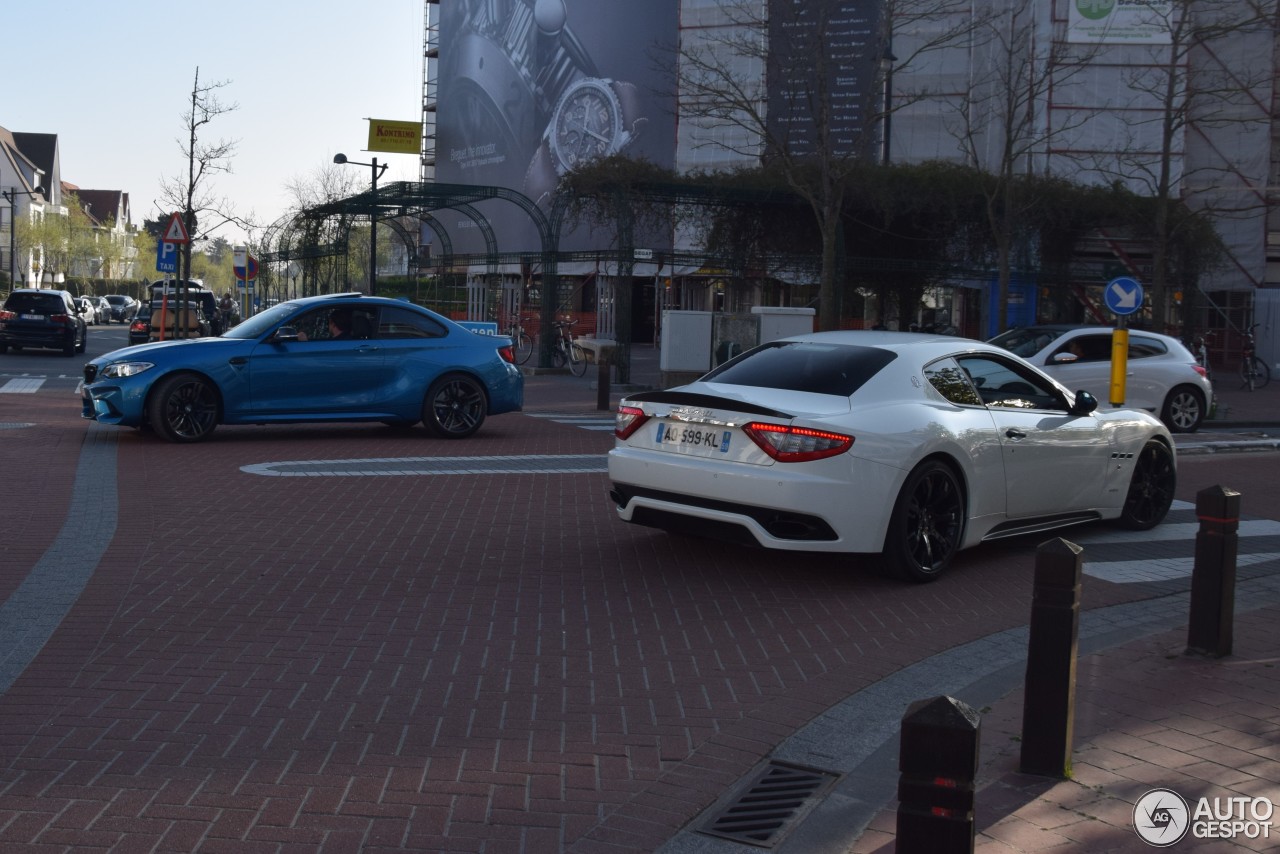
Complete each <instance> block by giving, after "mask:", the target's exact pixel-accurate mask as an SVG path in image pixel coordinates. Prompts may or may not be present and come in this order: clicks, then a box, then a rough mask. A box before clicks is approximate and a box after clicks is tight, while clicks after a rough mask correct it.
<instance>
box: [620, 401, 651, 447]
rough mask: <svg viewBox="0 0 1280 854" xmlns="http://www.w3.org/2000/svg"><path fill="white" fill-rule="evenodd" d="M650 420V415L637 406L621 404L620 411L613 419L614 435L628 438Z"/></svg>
mask: <svg viewBox="0 0 1280 854" xmlns="http://www.w3.org/2000/svg"><path fill="white" fill-rule="evenodd" d="M648 420H649V416H648V415H645V414H644V410H643V409H640V408H639V407H637V406H619V407H618V413H617V414H616V415H615V416H614V419H613V435H615V436H617V437H618V438H619V439H626V438H627V437H628V436H630V435H631V434H632V433H634V432H636V431H637V430H639V429H640V425H641V424H643V423H644V422H646V421H648Z"/></svg>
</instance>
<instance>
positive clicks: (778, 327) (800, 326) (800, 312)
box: [751, 305, 817, 344]
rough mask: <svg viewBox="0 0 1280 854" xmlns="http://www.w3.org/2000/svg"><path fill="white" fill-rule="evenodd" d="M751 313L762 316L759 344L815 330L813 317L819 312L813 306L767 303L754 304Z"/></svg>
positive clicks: (806, 333)
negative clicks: (799, 306) (782, 305)
mask: <svg viewBox="0 0 1280 854" xmlns="http://www.w3.org/2000/svg"><path fill="white" fill-rule="evenodd" d="M751 313H752V314H754V315H758V316H759V318H760V340H759V341H757V342H756V343H757V344H767V343H768V342H770V341H777V340H778V339H779V338H790V337H791V336H792V335H808V334H809V333H810V332H812V331H813V318H814V316H815V315H816V314H817V312H816V311H814V310H813V309H812V308H784V307H780V306H779V307H775V306H767V305H757V306H752V308H751Z"/></svg>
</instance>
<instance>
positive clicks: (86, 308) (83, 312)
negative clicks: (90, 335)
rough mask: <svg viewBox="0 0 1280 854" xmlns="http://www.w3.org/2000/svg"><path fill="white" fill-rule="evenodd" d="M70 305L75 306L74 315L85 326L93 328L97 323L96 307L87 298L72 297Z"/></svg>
mask: <svg viewBox="0 0 1280 854" xmlns="http://www.w3.org/2000/svg"><path fill="white" fill-rule="evenodd" d="M71 301H72V303H74V304H75V307H76V314H78V315H80V318H81V319H82V320H83V321H84V322H85V325H86V326H93V325H94V324H96V323H97V322H98V305H97V303H95V302H93V301H92V300H91V299H89V297H74V298H73V299H72V300H71Z"/></svg>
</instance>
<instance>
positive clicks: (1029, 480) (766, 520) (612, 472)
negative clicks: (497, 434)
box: [609, 331, 1177, 581]
mask: <svg viewBox="0 0 1280 854" xmlns="http://www.w3.org/2000/svg"><path fill="white" fill-rule="evenodd" d="M616 420H617V423H616V427H615V436H616V441H615V447H614V449H613V450H612V451H610V452H609V478H610V480H611V482H612V488H611V491H610V495H611V498H612V499H613V501H614V503H615V504H616V506H617V512H618V516H619V517H620V518H621V519H623V520H624V521H627V522H632V523H636V524H640V525H647V526H651V527H656V528H662V529H666V530H669V531H676V532H679V533H683V534H694V535H700V536H707V537H716V538H722V539H729V540H732V541H736V542H743V543H749V544H754V545H759V546H763V547H765V548H771V549H788V550H794V551H823V552H853V553H871V554H878V555H882V556H883V562H884V564H885V565H886V566H887V567H889V568H891V569H892V570H893V571H895V572H896V573H898V574H900V575H901V576H903V577H905V578H907V579H910V580H914V581H929V580H932V579H934V578H936V577H937V576H938V575H939V573H941V572H942V571H943V570H944V569H946V567H947V565H948V564H949V563H950V561H951V559H952V558H953V557H954V556H955V554H956V552H957V551H959V550H960V549H963V548H967V547H970V546H973V545H976V544H978V543H981V542H983V541H986V540H993V539H996V538H1000V537H1008V536H1014V535H1017V534H1027V533H1033V532H1044V531H1049V530H1052V529H1055V528H1060V527H1063V526H1066V525H1072V524H1077V523H1081V522H1088V521H1093V520H1100V519H1111V520H1116V521H1117V522H1118V523H1119V524H1121V525H1123V526H1125V527H1128V528H1133V529H1139V530H1142V529H1147V528H1151V527H1154V526H1155V525H1157V524H1159V523H1160V521H1161V520H1162V519H1164V517H1165V514H1166V513H1167V512H1168V510H1169V506H1170V504H1171V503H1172V501H1173V493H1174V487H1175V485H1176V481H1177V470H1176V466H1177V463H1176V454H1175V450H1174V445H1173V441H1172V438H1171V437H1170V435H1169V431H1168V429H1166V428H1165V426H1164V425H1163V424H1161V422H1160V421H1159V420H1158V419H1157V418H1155V417H1154V416H1153V415H1151V414H1149V413H1147V412H1142V411H1138V410H1128V409H1118V410H1108V411H1100V410H1098V402H1097V400H1096V399H1094V397H1093V396H1092V395H1090V394H1089V393H1087V392H1083V391H1077V392H1072V391H1069V390H1068V389H1066V388H1064V387H1063V386H1061V385H1059V384H1058V383H1057V382H1055V381H1054V380H1053V379H1050V378H1049V377H1048V376H1047V375H1045V374H1044V373H1042V372H1041V371H1039V370H1037V369H1036V368H1034V367H1032V366H1031V365H1030V364H1028V363H1027V362H1025V361H1023V360H1022V359H1020V358H1018V357H1017V356H1014V355H1013V354H1011V353H1009V352H1008V351H1007V350H1004V349H1001V348H999V347H995V346H991V345H989V344H984V343H981V342H978V341H971V340H968V339H963V338H953V337H948V336H939V335H923V334H910V333H898V332H871V331H853V332H825V333H815V334H812V335H801V336H796V337H793V338H786V339H783V340H780V341H774V342H771V343H768V344H764V345H761V346H760V347H756V348H754V349H752V350H749V351H747V352H745V353H743V354H742V355H740V356H738V357H737V358H735V359H733V360H732V361H729V362H726V363H725V364H723V365H721V366H720V367H718V368H716V369H715V370H713V371H711V372H710V373H708V374H706V375H705V376H703V377H701V378H700V379H698V380H697V381H696V382H693V383H690V384H689V385H685V386H680V387H677V388H672V389H668V390H665V391H649V392H642V393H639V394H633V395H629V396H628V397H626V398H624V399H623V400H622V401H621V402H620V404H619V407H618V412H617V416H616Z"/></svg>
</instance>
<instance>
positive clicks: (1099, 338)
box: [991, 325, 1213, 433]
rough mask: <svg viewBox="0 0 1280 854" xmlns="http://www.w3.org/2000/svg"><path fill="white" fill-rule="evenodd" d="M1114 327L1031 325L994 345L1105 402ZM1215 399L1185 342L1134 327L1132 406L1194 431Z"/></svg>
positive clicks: (1128, 393) (1129, 378)
mask: <svg viewBox="0 0 1280 854" xmlns="http://www.w3.org/2000/svg"><path fill="white" fill-rule="evenodd" d="M1112 331H1113V330H1112V329H1111V327H1109V326H1069V325H1042V326H1028V327H1023V328H1018V329H1010V330H1009V331H1008V332H1004V333H1002V334H1000V335H997V336H996V337H995V338H992V339H991V343H992V344H995V345H996V346H999V347H1003V348H1005V349H1006V350H1009V351H1010V352H1012V353H1014V354H1015V355H1018V356H1021V357H1023V358H1024V359H1026V360H1027V361H1028V362H1030V363H1031V364H1033V365H1035V366H1036V367H1038V368H1040V369H1041V370H1043V371H1044V372H1045V373H1047V374H1048V375H1049V376H1051V377H1053V378H1054V379H1056V380H1057V381H1058V382H1060V383H1062V384H1063V385H1065V386H1067V387H1068V388H1082V389H1084V390H1085V391H1087V392H1089V393H1090V394H1092V395H1093V396H1094V397H1096V398H1097V399H1098V400H1100V401H1102V402H1103V404H1104V405H1105V404H1107V403H1108V402H1109V400H1110V397H1111V338H1112ZM1212 400H1213V386H1212V385H1211V384H1210V382H1209V377H1208V375H1207V374H1206V373H1205V370H1204V368H1203V367H1201V366H1200V364H1199V363H1197V362H1196V357H1195V356H1193V355H1192V354H1191V351H1190V350H1188V349H1187V348H1186V347H1185V346H1183V344H1182V342H1181V341H1179V340H1178V339H1176V338H1170V337H1169V336H1168V335H1160V334H1158V333H1155V332H1147V331H1145V330H1137V329H1133V330H1130V332H1129V358H1128V366H1127V370H1126V377H1125V400H1124V405H1125V406H1126V407H1132V408H1135V409H1145V410H1147V411H1148V412H1151V413H1154V414H1155V415H1157V416H1159V418H1160V420H1161V421H1163V422H1164V423H1165V425H1166V426H1167V427H1168V428H1169V429H1170V430H1171V431H1173V432H1174V433H1194V432H1195V431H1196V430H1199V429H1200V425H1201V423H1202V422H1203V421H1204V419H1205V418H1206V417H1207V416H1208V414H1209V405H1210V403H1211V402H1212Z"/></svg>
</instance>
